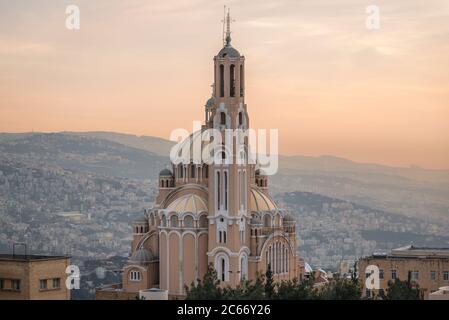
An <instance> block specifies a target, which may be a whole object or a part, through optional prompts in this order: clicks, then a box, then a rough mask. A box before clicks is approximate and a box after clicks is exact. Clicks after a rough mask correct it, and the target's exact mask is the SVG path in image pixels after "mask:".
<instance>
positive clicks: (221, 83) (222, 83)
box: [220, 64, 224, 97]
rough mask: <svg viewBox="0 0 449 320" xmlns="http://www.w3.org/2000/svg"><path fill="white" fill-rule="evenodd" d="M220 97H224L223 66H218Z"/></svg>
mask: <svg viewBox="0 0 449 320" xmlns="http://www.w3.org/2000/svg"><path fill="white" fill-rule="evenodd" d="M220 97H224V65H222V64H221V65H220Z"/></svg>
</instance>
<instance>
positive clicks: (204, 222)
mask: <svg viewBox="0 0 449 320" xmlns="http://www.w3.org/2000/svg"><path fill="white" fill-rule="evenodd" d="M207 225H208V221H207V217H206V216H205V215H203V216H201V217H200V228H207Z"/></svg>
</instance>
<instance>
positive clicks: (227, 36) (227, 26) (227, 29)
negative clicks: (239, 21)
mask: <svg viewBox="0 0 449 320" xmlns="http://www.w3.org/2000/svg"><path fill="white" fill-rule="evenodd" d="M222 21H223V46H230V45H231V22H234V20H232V19H231V12H230V9H229V8H228V11H227V12H226V6H224V17H223V20H222Z"/></svg>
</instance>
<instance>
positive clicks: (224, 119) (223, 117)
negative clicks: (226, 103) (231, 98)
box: [220, 112, 226, 126]
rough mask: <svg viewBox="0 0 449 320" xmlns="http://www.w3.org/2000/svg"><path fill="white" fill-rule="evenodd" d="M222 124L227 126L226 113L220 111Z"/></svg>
mask: <svg viewBox="0 0 449 320" xmlns="http://www.w3.org/2000/svg"><path fill="white" fill-rule="evenodd" d="M220 124H221V125H223V126H225V125H226V113H224V112H220Z"/></svg>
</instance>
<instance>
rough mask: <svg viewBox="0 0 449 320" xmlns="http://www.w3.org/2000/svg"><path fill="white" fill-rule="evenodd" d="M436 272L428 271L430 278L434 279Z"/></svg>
mask: <svg viewBox="0 0 449 320" xmlns="http://www.w3.org/2000/svg"><path fill="white" fill-rule="evenodd" d="M436 278H437V273H436V271H430V280H436Z"/></svg>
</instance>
